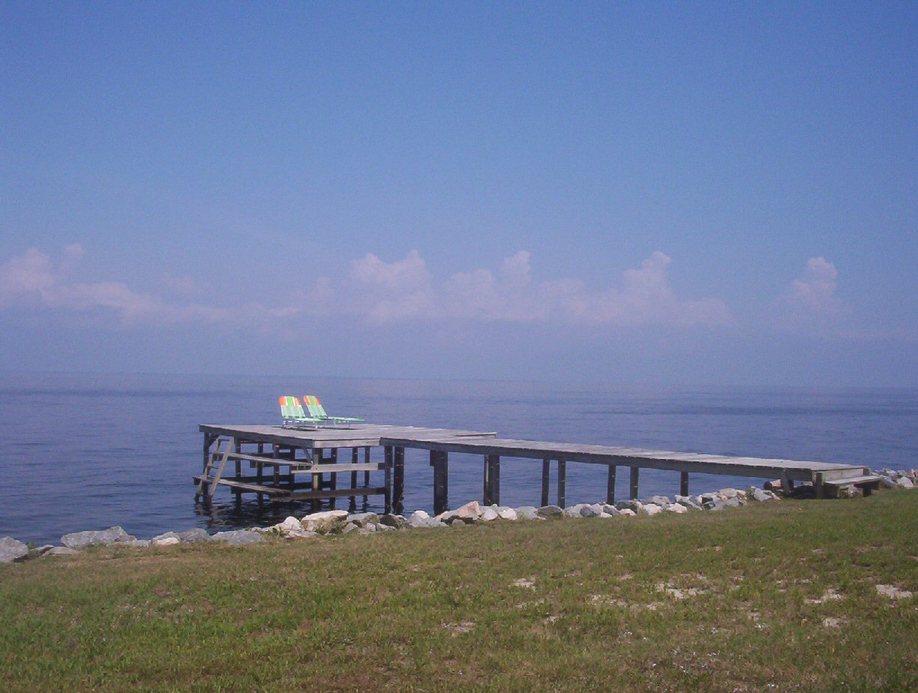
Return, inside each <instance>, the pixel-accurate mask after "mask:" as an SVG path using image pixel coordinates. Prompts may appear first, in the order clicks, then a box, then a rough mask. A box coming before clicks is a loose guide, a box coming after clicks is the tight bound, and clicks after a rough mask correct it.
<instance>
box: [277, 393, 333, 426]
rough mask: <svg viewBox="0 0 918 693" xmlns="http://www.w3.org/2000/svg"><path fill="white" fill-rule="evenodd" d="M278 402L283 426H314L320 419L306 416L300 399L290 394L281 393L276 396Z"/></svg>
mask: <svg viewBox="0 0 918 693" xmlns="http://www.w3.org/2000/svg"><path fill="white" fill-rule="evenodd" d="M277 401H278V403H279V404H280V410H281V420H282V421H283V427H284V428H303V427H304V426H309V427H312V428H316V427H317V426H318V425H319V424H320V423H322V421H321V420H320V419H316V418H314V417H312V416H306V412H305V411H304V410H303V405H302V404H300V400H298V399H297V398H296V397H291V396H290V395H281V396H280V397H278V398H277Z"/></svg>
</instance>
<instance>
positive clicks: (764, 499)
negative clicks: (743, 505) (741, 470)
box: [746, 486, 781, 503]
mask: <svg viewBox="0 0 918 693" xmlns="http://www.w3.org/2000/svg"><path fill="white" fill-rule="evenodd" d="M746 498H748V499H750V500H754V501H755V502H757V503H768V502H769V501H776V500H781V499H780V497H778V495H777V494H776V493H775V492H774V491H766V490H764V489H761V488H755V487H754V486H752V487H750V488H749V490H748V491H746Z"/></svg>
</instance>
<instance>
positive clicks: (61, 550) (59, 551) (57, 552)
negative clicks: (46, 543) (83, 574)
mask: <svg viewBox="0 0 918 693" xmlns="http://www.w3.org/2000/svg"><path fill="white" fill-rule="evenodd" d="M77 553H79V551H77V550H76V549H68V548H67V547H66V546H55V547H54V548H52V549H50V550H49V551H46V552H45V553H43V554H42V557H44V556H73V555H74V554H77Z"/></svg>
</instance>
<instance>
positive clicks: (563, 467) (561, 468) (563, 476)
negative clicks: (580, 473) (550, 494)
mask: <svg viewBox="0 0 918 693" xmlns="http://www.w3.org/2000/svg"><path fill="white" fill-rule="evenodd" d="M566 492H567V462H565V461H564V460H558V507H559V508H563V507H564V494H565V493H566Z"/></svg>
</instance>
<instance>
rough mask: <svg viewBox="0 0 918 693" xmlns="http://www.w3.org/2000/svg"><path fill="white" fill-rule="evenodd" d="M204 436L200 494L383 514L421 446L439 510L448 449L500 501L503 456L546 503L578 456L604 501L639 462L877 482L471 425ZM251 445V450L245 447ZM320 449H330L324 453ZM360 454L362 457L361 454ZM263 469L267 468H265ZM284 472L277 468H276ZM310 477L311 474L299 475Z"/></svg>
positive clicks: (831, 488) (831, 487) (210, 431)
mask: <svg viewBox="0 0 918 693" xmlns="http://www.w3.org/2000/svg"><path fill="white" fill-rule="evenodd" d="M200 431H201V432H202V433H204V450H203V453H204V467H203V471H202V474H199V475H196V476H195V477H194V480H195V483H196V484H197V486H198V495H199V496H202V497H207V498H211V497H213V494H214V491H215V490H216V488H217V487H218V486H220V485H224V486H227V487H228V488H230V489H231V490H232V491H233V492H234V493H235V494H237V498H238V497H239V495H240V494H241V493H243V492H252V493H258V494H264V496H265V497H268V498H270V499H271V500H275V501H289V500H298V499H313V500H317V499H320V498H336V497H350V498H351V499H353V498H355V497H358V496H367V495H374V494H382V495H384V496H385V506H386V511H387V512H389V511H390V508H391V507H394V508H395V510H396V511H397V512H398V511H400V510H401V509H402V504H403V499H404V484H405V450H406V449H420V450H427V451H428V452H429V453H430V464H431V466H432V467H433V473H434V483H433V487H434V488H433V495H434V499H433V506H434V512H435V513H440V512H442V511H444V510H446V509H448V506H449V485H448V477H449V453H461V454H471V455H481V456H483V458H484V466H483V485H482V488H483V494H482V496H483V501H484V503H485V504H486V505H490V504H492V503H498V504H499V503H500V460H501V458H502V457H510V458H522V459H534V460H541V461H542V497H541V502H542V505H547V504H548V496H549V485H550V475H551V466H552V463H554V465H555V469H556V490H557V503H558V505H560V506H562V507H563V506H564V505H565V485H566V479H565V475H566V465H567V463H569V462H571V463H584V464H599V465H605V466H606V467H607V468H608V480H607V485H606V501H607V502H609V503H613V502H614V501H615V481H616V474H617V469H618V467H620V466H621V467H628V468H629V472H630V484H629V492H630V493H629V495H630V497H631V498H637V497H638V490H639V489H638V485H639V474H640V469H642V468H644V469H660V470H669V471H674V472H678V473H679V475H680V484H679V489H680V493H681V495H688V493H689V474H690V473H695V474H699V473H700V474H721V475H730V476H745V477H753V478H762V479H767V478H772V479H781V481H782V484H784V485H785V488H793V485H794V483H795V482H809V483H812V484H813V485H814V486H815V488H816V494H817V496H818V497H822V495H823V494H824V493H828V494H829V495H831V494H832V493H834V492H835V491H836V490H837V489H838V488H839V487H841V486H846V485H848V486H851V485H857V486H861V487H862V488H864V491H865V493H869V492H870V490H871V489H873V488H876V486H877V484H878V482H879V479H878V477H874V476H871V475H870V471H869V469H867V468H865V467H862V466H857V465H849V464H840V463H832V462H810V461H799V460H784V459H766V458H756V457H738V456H727V455H709V454H703V453H688V452H672V451H665V450H644V449H639V448H627V447H612V446H603V445H583V444H577V443H558V442H546V441H533V440H515V439H508V438H498V437H497V434H496V433H494V432H483V431H468V430H455V429H441V428H422V427H416V426H393V425H383V424H357V425H349V426H347V427H338V428H317V429H294V428H284V427H282V426H269V425H264V426H248V425H216V424H202V425H201V426H200ZM252 446H255V451H254V453H253V452H245V448H251V447H252ZM346 448H350V449H351V459H350V462H339V451H340V450H341V449H346ZM377 448H381V449H382V450H383V459H382V460H381V461H376V462H374V461H373V456H372V451H373V449H377ZM326 451H327V452H328V454H326ZM361 451H362V452H363V454H362V455H361V454H360V452H361ZM229 462H233V463H234V466H235V472H236V473H235V476H224V472H225V470H226V465H227V464H228V463H229ZM245 462H247V463H248V464H249V466H250V467H251V468H254V469H255V470H256V473H255V475H254V476H252V475H250V476H245V475H243V473H242V464H243V463H245ZM265 468H268V469H269V471H270V474H266V473H265ZM282 471H283V473H281V472H282ZM374 471H379V472H382V475H383V482H382V485H371V484H370V477H371V472H374ZM358 472H363V475H364V477H363V480H364V483H363V485H362V486H358V484H357V473H358ZM340 473H350V474H351V482H352V483H351V486H350V487H348V488H344V489H342V488H338V485H337V476H338V474H340ZM304 477H308V480H307V481H300V480H299V478H304Z"/></svg>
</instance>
